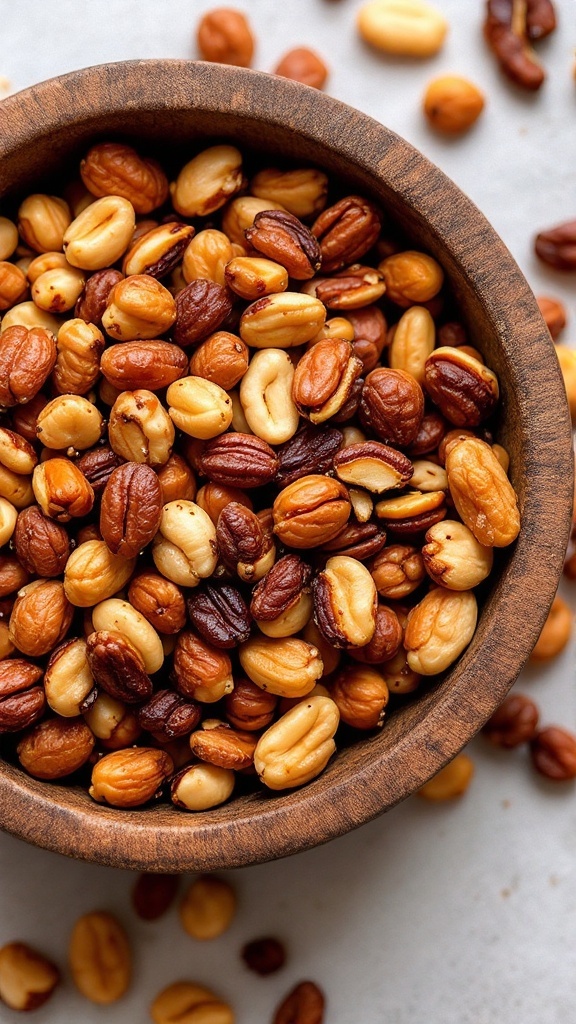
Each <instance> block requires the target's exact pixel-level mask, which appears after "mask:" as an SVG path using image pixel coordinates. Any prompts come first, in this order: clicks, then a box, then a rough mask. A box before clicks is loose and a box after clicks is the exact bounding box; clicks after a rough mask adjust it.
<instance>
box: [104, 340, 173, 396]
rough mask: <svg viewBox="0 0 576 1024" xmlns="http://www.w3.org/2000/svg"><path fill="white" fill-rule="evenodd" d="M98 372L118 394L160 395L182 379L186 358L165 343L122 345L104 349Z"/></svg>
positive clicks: (141, 342)
mask: <svg viewBox="0 0 576 1024" xmlns="http://www.w3.org/2000/svg"><path fill="white" fill-rule="evenodd" d="M100 369H101V371H102V373H103V374H104V376H105V378H106V380H107V381H108V383H109V384H112V386H113V387H115V388H118V390H119V391H134V390H136V389H137V388H147V389H148V391H160V390H161V389H162V388H167V387H168V385H169V384H172V383H173V382H174V381H175V380H179V378H180V377H184V375H185V374H186V371H187V369H188V356H187V355H186V353H185V352H184V351H183V349H181V348H179V347H178V345H171V344H170V342H168V341H125V342H123V343H121V344H118V345H110V346H109V348H107V349H106V351H105V352H104V353H103V355H102V359H101V362H100Z"/></svg>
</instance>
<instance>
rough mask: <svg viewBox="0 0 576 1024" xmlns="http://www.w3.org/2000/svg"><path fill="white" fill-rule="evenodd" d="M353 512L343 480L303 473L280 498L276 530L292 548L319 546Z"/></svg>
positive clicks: (280, 494) (275, 505)
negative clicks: (341, 481) (304, 474)
mask: <svg viewBox="0 0 576 1024" xmlns="http://www.w3.org/2000/svg"><path fill="white" fill-rule="evenodd" d="M350 511H351V505H350V499H349V497H348V492H347V490H346V488H345V487H344V485H343V484H341V483H340V482H339V481H337V480H334V479H331V478H330V477H326V476H320V475H319V474H310V475H308V476H303V477H300V479H298V480H295V481H294V482H293V483H291V484H288V486H287V487H285V488H284V490H282V491H280V493H279V494H278V496H277V497H276V499H275V501H274V505H273V509H272V514H273V518H274V533H275V534H276V535H277V536H278V538H279V540H281V541H282V542H283V543H285V544H288V545H289V546H290V547H294V548H301V549H303V548H313V547H318V546H320V545H321V544H325V543H326V542H327V541H329V540H331V539H332V538H333V537H335V536H336V535H337V534H338V533H339V532H340V530H341V529H342V527H343V526H344V525H345V524H346V522H347V521H348V519H349V517H350Z"/></svg>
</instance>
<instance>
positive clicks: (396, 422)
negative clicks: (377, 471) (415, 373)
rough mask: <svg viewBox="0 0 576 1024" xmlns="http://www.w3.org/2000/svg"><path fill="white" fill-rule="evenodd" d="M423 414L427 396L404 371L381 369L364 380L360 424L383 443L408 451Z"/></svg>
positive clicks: (374, 371) (373, 371)
mask: <svg viewBox="0 0 576 1024" xmlns="http://www.w3.org/2000/svg"><path fill="white" fill-rule="evenodd" d="M423 415H424V395H423V393H422V388H421V387H420V385H419V384H418V382H417V381H416V380H414V377H412V376H411V375H410V374H409V373H406V372H405V371H404V370H392V369H388V368H387V367H382V368H379V369H376V370H372V372H371V373H369V374H368V376H367V377H366V380H365V381H364V387H363V388H362V398H361V400H360V422H361V423H362V426H363V427H364V428H365V429H366V430H373V431H374V433H375V434H376V435H377V436H378V438H379V439H380V440H381V441H384V443H385V444H391V445H393V446H394V447H398V448H407V447H408V446H409V445H411V444H412V443H413V442H414V440H415V439H416V436H417V434H418V430H419V428H420V423H421V422H422V416H423Z"/></svg>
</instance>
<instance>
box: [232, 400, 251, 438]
mask: <svg viewBox="0 0 576 1024" xmlns="http://www.w3.org/2000/svg"><path fill="white" fill-rule="evenodd" d="M229 395H230V401H231V402H232V427H233V429H234V430H235V431H237V433H239V434H253V433H254V431H253V430H252V428H251V426H250V424H249V423H248V420H247V419H246V416H245V414H244V409H243V408H242V402H241V401H240V394H239V392H238V391H237V390H234V391H230V392H229Z"/></svg>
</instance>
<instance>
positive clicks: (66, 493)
mask: <svg viewBox="0 0 576 1024" xmlns="http://www.w3.org/2000/svg"><path fill="white" fill-rule="evenodd" d="M32 488H33V491H34V497H35V498H36V501H37V502H38V504H39V505H40V508H41V509H42V511H43V513H44V515H46V516H49V517H50V518H51V519H56V521H57V522H59V523H68V522H70V519H72V518H79V517H82V516H86V515H88V513H89V512H90V511H91V509H92V506H93V504H94V491H93V490H92V487H91V485H90V484H89V483H88V480H87V479H86V477H85V476H84V474H83V473H82V471H81V470H80V469H79V468H78V466H76V465H74V463H73V462H70V460H69V459H60V458H55V459H49V460H48V462H42V463H40V465H38V466H36V469H35V470H34V474H33V476H32Z"/></svg>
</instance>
